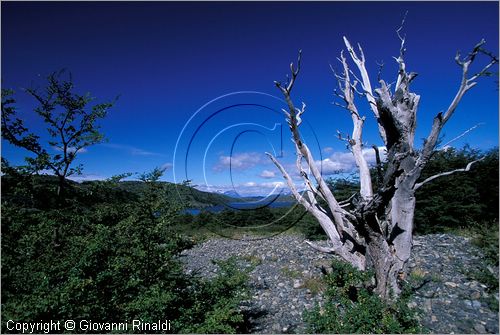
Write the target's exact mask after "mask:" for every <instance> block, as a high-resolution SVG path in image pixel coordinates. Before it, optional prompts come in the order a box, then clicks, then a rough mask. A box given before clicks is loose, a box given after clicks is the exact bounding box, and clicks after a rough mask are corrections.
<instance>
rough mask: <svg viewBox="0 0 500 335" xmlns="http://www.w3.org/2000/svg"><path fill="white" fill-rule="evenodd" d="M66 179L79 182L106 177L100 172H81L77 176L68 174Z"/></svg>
mask: <svg viewBox="0 0 500 335" xmlns="http://www.w3.org/2000/svg"><path fill="white" fill-rule="evenodd" d="M68 179H70V180H73V181H76V182H78V183H81V182H83V181H92V180H105V179H107V178H106V177H104V176H102V175H100V174H82V175H79V176H76V175H75V176H70V177H68Z"/></svg>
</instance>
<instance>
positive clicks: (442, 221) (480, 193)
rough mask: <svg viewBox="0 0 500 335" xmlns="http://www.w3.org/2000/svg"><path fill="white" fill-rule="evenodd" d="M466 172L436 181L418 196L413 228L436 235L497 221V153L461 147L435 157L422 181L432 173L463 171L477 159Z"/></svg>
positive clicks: (437, 154)
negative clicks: (480, 159)
mask: <svg viewBox="0 0 500 335" xmlns="http://www.w3.org/2000/svg"><path fill="white" fill-rule="evenodd" d="M483 156H484V157H485V158H484V159H483V160H482V161H480V162H477V163H476V164H474V165H473V167H472V169H471V171H469V172H458V173H455V174H452V175H450V176H445V177H441V178H437V179H435V180H433V181H432V182H430V183H428V184H426V185H425V186H423V187H421V188H420V189H419V190H418V191H417V193H416V198H417V205H416V209H415V229H416V232H417V233H424V234H425V233H435V232H443V231H447V230H456V229H460V228H461V229H464V228H466V229H481V227H482V226H484V225H488V224H491V223H492V222H495V220H498V200H499V199H498V182H499V181H498V176H499V172H498V150H497V149H493V150H490V151H488V152H486V153H481V152H479V151H477V150H473V149H470V148H469V147H464V148H463V149H461V150H455V149H452V148H451V149H448V150H445V151H444V150H442V151H438V152H436V153H435V154H434V156H433V157H432V159H431V160H430V161H429V163H428V165H427V166H426V168H425V169H424V171H423V172H422V176H421V178H420V179H421V180H424V179H425V178H428V177H429V176H432V175H434V174H437V173H440V172H445V171H450V170H454V169H460V168H464V167H465V166H466V165H467V164H468V163H469V162H471V161H473V160H476V159H478V158H480V157H483Z"/></svg>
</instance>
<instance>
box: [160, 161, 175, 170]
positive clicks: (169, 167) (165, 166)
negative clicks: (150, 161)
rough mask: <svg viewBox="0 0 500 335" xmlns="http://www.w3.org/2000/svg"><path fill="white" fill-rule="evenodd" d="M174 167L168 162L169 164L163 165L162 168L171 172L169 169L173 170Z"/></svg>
mask: <svg viewBox="0 0 500 335" xmlns="http://www.w3.org/2000/svg"><path fill="white" fill-rule="evenodd" d="M173 166H174V164H172V163H170V162H167V163H165V164H163V165H162V166H161V168H162V169H164V170H169V169H171V168H172V167H173Z"/></svg>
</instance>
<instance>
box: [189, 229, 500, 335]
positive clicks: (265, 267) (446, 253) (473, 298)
mask: <svg viewBox="0 0 500 335" xmlns="http://www.w3.org/2000/svg"><path fill="white" fill-rule="evenodd" d="M414 244H415V245H414V249H413V255H412V258H411V259H410V262H409V272H410V273H414V274H417V275H419V276H421V277H422V278H425V279H426V283H425V284H424V285H423V286H422V287H421V288H420V289H419V290H417V291H416V294H415V296H414V298H413V300H412V302H411V303H410V304H411V305H413V306H416V307H418V308H419V309H421V310H422V311H423V312H424V313H423V314H422V319H421V323H422V324H423V325H424V326H425V327H426V328H427V329H429V330H430V331H431V333H441V334H444V333H498V312H495V311H492V310H491V309H490V308H489V306H490V305H491V304H492V302H493V303H496V304H497V305H498V292H496V293H488V292H487V291H486V286H485V285H483V284H481V283H479V282H477V281H475V280H472V279H470V278H468V276H467V275H466V273H467V270H468V269H474V268H475V267H477V266H478V264H481V262H482V258H481V253H480V251H479V250H478V249H477V248H475V247H474V246H472V245H471V244H470V241H469V240H468V239H467V238H464V237H459V236H454V235H445V234H434V235H425V236H417V237H416V238H415V241H414ZM231 256H236V257H239V258H241V259H243V260H245V261H248V262H250V263H252V264H253V265H254V266H255V268H254V270H253V271H252V272H251V273H250V288H251V299H250V300H249V301H247V302H244V303H243V304H242V306H241V308H242V310H244V311H245V313H246V315H247V317H248V324H249V332H251V333H303V332H305V330H306V328H305V324H304V322H303V320H302V313H303V311H304V310H306V309H310V308H312V307H313V306H314V305H315V304H316V303H318V304H321V303H322V301H323V297H322V294H321V290H322V283H321V276H322V275H323V274H322V267H324V268H328V266H329V264H330V261H331V257H332V256H330V255H325V254H321V253H318V252H316V251H315V250H313V249H312V248H311V247H309V246H308V245H306V244H305V243H304V240H303V238H302V237H300V236H293V235H284V234H283V235H278V236H275V237H272V238H268V239H262V240H245V239H241V240H231V239H223V238H214V239H210V240H208V241H206V242H204V243H202V244H198V245H196V246H195V247H194V248H192V249H189V250H185V251H184V252H183V253H182V254H181V259H182V260H183V262H184V264H185V269H186V272H188V273H189V272H192V271H197V272H199V273H200V274H201V275H202V276H206V277H211V276H213V275H215V273H216V271H217V266H215V265H214V264H213V263H212V260H218V259H221V260H222V259H227V258H229V257H231ZM490 270H491V271H493V272H495V273H497V276H498V269H490Z"/></svg>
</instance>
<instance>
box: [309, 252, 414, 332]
mask: <svg viewBox="0 0 500 335" xmlns="http://www.w3.org/2000/svg"><path fill="white" fill-rule="evenodd" d="M370 279H371V274H370V273H369V272H361V271H358V270H356V269H355V268H353V267H352V266H351V265H350V264H347V263H344V262H340V261H334V262H333V263H332V272H331V273H329V274H327V275H326V276H325V281H326V285H327V287H328V288H327V290H326V293H325V295H326V302H325V304H324V306H322V307H320V306H315V307H314V309H312V310H311V311H307V312H306V314H305V320H306V322H307V323H308V330H309V331H310V332H311V333H340V334H350V333H365V334H368V333H421V332H422V331H423V329H422V328H421V327H420V326H419V324H418V322H417V319H416V311H414V310H413V309H411V308H409V307H408V305H407V304H408V300H409V296H410V295H409V291H408V290H405V291H404V293H403V294H402V296H401V297H400V298H399V300H397V301H396V302H393V303H391V304H388V303H385V302H383V301H382V300H381V299H380V298H379V297H378V296H377V295H375V294H374V293H372V292H371V291H370V290H369V289H368V288H366V283H368V282H369V280H370Z"/></svg>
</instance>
